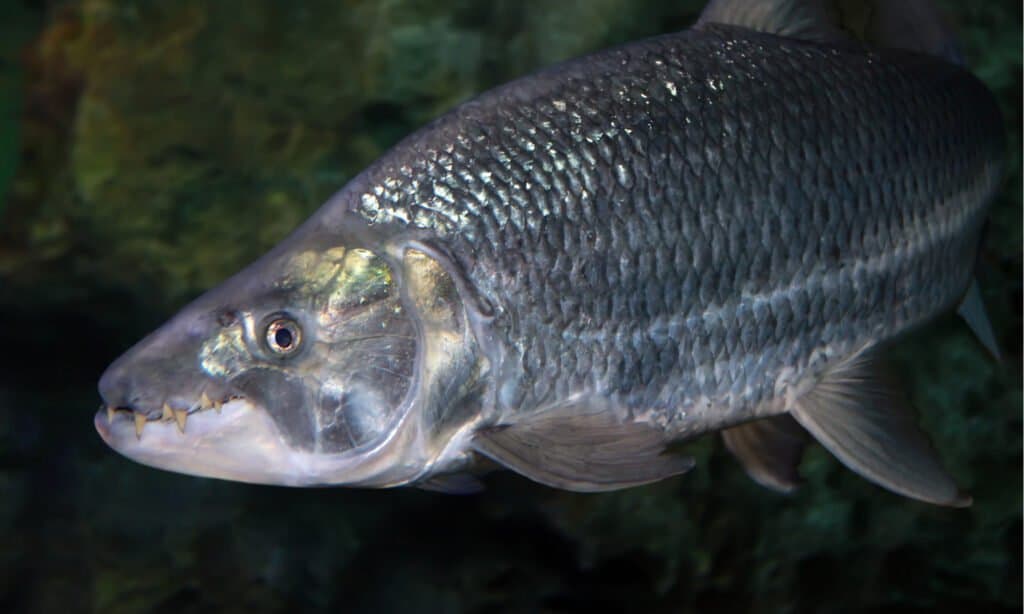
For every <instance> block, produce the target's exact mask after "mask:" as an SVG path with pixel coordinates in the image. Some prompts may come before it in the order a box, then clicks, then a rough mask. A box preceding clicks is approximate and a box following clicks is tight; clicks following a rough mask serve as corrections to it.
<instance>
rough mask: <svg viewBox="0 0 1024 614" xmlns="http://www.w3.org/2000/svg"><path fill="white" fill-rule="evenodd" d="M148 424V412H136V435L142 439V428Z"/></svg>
mask: <svg viewBox="0 0 1024 614" xmlns="http://www.w3.org/2000/svg"><path fill="white" fill-rule="evenodd" d="M145 426H146V414H142V413H139V412H136V413H135V437H136V438H137V439H142V429H143V428H144V427H145Z"/></svg>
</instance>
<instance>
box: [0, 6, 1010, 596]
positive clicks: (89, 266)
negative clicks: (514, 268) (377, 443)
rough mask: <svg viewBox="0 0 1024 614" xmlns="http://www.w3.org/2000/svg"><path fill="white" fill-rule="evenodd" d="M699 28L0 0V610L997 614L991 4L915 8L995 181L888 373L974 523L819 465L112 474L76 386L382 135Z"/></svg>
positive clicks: (554, 9)
mask: <svg viewBox="0 0 1024 614" xmlns="http://www.w3.org/2000/svg"><path fill="white" fill-rule="evenodd" d="M702 5H703V0H575V1H566V2H549V1H545V0H525V1H524V0H488V1H486V2H484V1H479V0H302V1H293V2H284V1H280V0H247V1H246V2H244V3H235V2H231V3H229V2H217V1H213V0H210V1H200V0H175V1H174V2H156V1H139V0H137V1H129V0H80V1H67V2H56V1H54V2H45V1H38V0H37V1H29V0H0V340H2V352H0V612H12V613H21V612H62V613H71V612H102V613H112V614H113V613H118V614H120V613H136V612H168V613H170V612H174V613H176V614H179V613H188V612H245V613H247V614H253V613H257V612H305V611H310V612H317V611H334V612H375V613H383V612H590V611H602V610H603V611H634V612H741V611H749V612H766V613H767V612H772V613H775V612H906V613H910V612H925V611H927V612H965V611H973V612H1002V611H1005V612H1011V611H1013V612H1019V611H1020V608H1021V574H1022V571H1021V539H1022V536H1021V485H1022V481H1021V480H1022V476H1021V403H1022V399H1021V338H1022V329H1021V275H1022V271H1021V250H1022V242H1021V223H1022V222H1021V174H1020V168H1021V167H1020V164H1021V160H1020V151H1021V140H1020V134H1021V3H1020V2H1019V0H1002V1H998V2H997V1H995V0H990V1H986V2H971V3H960V2H957V3H954V2H952V1H948V2H945V3H944V6H945V7H946V8H947V9H948V10H949V14H950V16H951V18H952V21H953V22H954V23H955V24H956V27H957V29H958V31H959V32H960V35H961V38H962V41H963V44H964V48H965V50H966V53H967V56H968V58H969V60H970V64H971V66H972V69H973V70H974V71H975V72H976V73H977V74H978V75H979V76H980V77H981V78H982V79H983V80H984V81H985V82H986V83H987V84H988V85H989V87H991V88H992V89H993V90H994V91H995V92H996V94H997V96H998V97H999V99H1000V101H1001V103H1002V107H1003V113H1004V114H1005V117H1006V120H1007V130H1008V133H1009V143H1010V151H1009V176H1008V179H1007V181H1006V184H1005V189H1004V191H1003V193H1002V194H1001V195H1000V197H999V198H998V200H997V202H996V203H995V207H994V210H993V213H992V220H993V223H992V224H991V228H990V231H989V233H988V237H987V242H986V245H985V248H984V252H983V254H982V256H981V268H980V281H981V287H982V289H983V293H984V296H985V300H986V303H987V305H988V307H989V311H990V313H991V316H992V319H993V323H994V325H995V328H996V330H997V333H998V336H999V339H1000V342H1001V344H1002V348H1003V352H1004V358H1005V360H1004V363H1003V364H1001V365H1000V364H995V363H994V362H993V361H992V360H990V359H989V357H988V356H987V355H986V354H985V352H984V351H983V350H982V349H981V348H980V347H979V346H978V345H977V343H976V342H975V341H974V340H973V339H972V337H971V335H970V333H969V332H968V330H967V328H966V326H965V325H963V324H962V323H961V322H960V321H958V320H957V319H955V318H954V317H952V316H950V317H947V318H943V319H941V320H940V321H938V322H936V323H934V324H933V325H930V326H928V327H926V328H925V329H923V330H921V331H919V332H917V333H915V334H914V335H912V336H911V337H910V338H908V339H906V340H904V341H902V342H901V343H900V344H899V345H898V347H897V350H896V356H894V362H895V364H896V365H897V366H898V368H899V369H900V371H901V375H902V376H903V377H904V379H906V380H907V382H908V384H909V386H908V387H909V389H910V391H911V394H912V397H913V400H914V402H915V404H916V406H917V407H919V408H920V410H921V414H922V422H923V423H924V424H925V426H926V427H927V430H928V431H929V432H930V433H931V434H932V435H933V438H934V440H935V442H936V444H937V447H938V448H939V449H940V450H941V451H942V453H943V456H944V457H945V458H946V460H947V463H948V465H949V466H950V467H951V469H952V471H953V473H954V474H955V475H956V476H957V479H958V480H959V481H960V483H961V484H962V485H964V486H965V487H966V488H967V489H968V490H969V491H970V492H971V493H972V494H973V495H974V498H975V504H974V506H973V507H971V508H970V509H967V510H948V509H939V508H935V507H930V506H927V505H924V504H920V503H916V502H913V501H909V500H906V499H903V498H900V497H897V496H895V495H891V494H889V493H887V492H884V491H882V490H880V489H878V488H876V487H874V486H872V485H870V484H868V483H867V482H865V481H863V480H861V479H859V478H857V477H856V476H854V475H853V474H852V473H850V472H848V471H846V470H844V469H842V468H841V467H840V466H839V465H838V463H837V462H836V461H834V460H833V459H831V458H830V457H829V456H828V455H827V454H825V453H824V452H823V451H822V450H820V449H818V448H814V449H812V450H811V451H810V453H809V454H808V456H807V458H806V460H805V462H804V466H803V471H804V474H805V475H806V477H807V484H806V486H805V487H804V488H803V489H802V490H800V491H799V492H798V493H796V494H795V495H792V496H781V495H778V494H775V493H772V492H769V491H766V490H763V489H761V488H759V487H757V486H756V485H754V484H753V483H752V482H750V481H749V480H748V479H747V478H746V476H745V475H744V474H743V472H742V470H741V469H740V468H739V466H738V464H737V463H735V462H734V461H733V460H732V459H731V458H729V457H728V456H727V454H726V453H725V452H724V450H723V448H722V445H721V443H720V441H719V440H718V439H717V438H715V439H713V438H707V439H706V440H701V441H699V442H696V443H694V444H693V445H691V446H690V451H691V453H692V454H693V455H695V456H696V457H697V459H698V465H697V469H696V470H694V471H693V472H691V473H690V474H688V475H686V476H683V477H680V478H677V479H673V480H669V481H666V482H663V483H660V484H656V485H652V486H649V487H645V488H638V489H633V490H629V491H625V492H619V493H613V494H604V495H577V494H570V493H562V492H557V491H554V490H550V489H546V488H543V487H540V486H537V485H534V484H531V483H528V482H526V481H525V480H523V479H520V478H518V477H515V476H512V475H507V474H496V475H491V476H489V477H488V478H487V479H486V482H487V485H488V489H487V491H486V492H484V493H483V494H481V495H476V496H465V497H459V496H445V495H440V494H434V493H428V492H422V491H417V490H408V489H402V490H392V491H360V490H347V489H319V490H316V489H314V490H290V489H284V488H272V487H259V486H247V485H241V484H233V483H227V482H220V481H213V480H202V479H196V478H190V477H185V476H178V475H173V474H170V473H164V472H160V471H156V470H152V469H148V468H145V467H142V466H140V465H136V464H133V463H131V462H129V461H127V460H124V459H123V458H121V457H119V456H118V455H116V454H115V453H114V452H112V451H111V450H109V449H107V448H106V447H105V446H104V445H103V444H102V442H101V441H100V439H99V437H98V436H97V435H96V433H95V431H94V429H93V425H92V417H93V413H94V412H95V410H96V409H97V407H98V406H99V403H100V399H99V396H98V395H97V393H96V388H95V385H96V381H97V379H98V377H99V375H100V373H101V372H102V370H103V368H104V367H105V366H106V365H107V364H108V363H109V362H110V361H111V360H113V359H114V358H115V357H116V356H117V355H118V354H120V353H121V352H122V351H123V350H124V349H126V348H127V347H128V346H129V345H130V344H132V343H133V342H134V341H136V340H137V339H138V338H140V337H141V336H142V335H143V334H144V333H146V332H147V331H149V330H150V329H151V328H153V327H154V326H156V325H157V324H159V323H160V322H161V321H163V320H164V319H165V318H166V317H168V316H169V315H171V314H172V313H173V312H174V311H176V310H177V308H179V307H180V306H182V305H183V304H184V303H185V302H186V301H187V300H189V299H190V298H191V297H193V296H195V295H197V294H198V293H199V292H200V291H201V290H203V289H205V288H208V287H210V286H212V285H214V284H216V283H217V282H218V281H219V280H221V279H223V278H224V277H226V276H227V275H229V274H230V273H233V272H234V271H236V270H237V269H239V268H240V267H241V266H242V265H244V264H246V263H247V262H249V261H250V260H252V259H254V258H255V257H256V256H258V255H260V254H261V253H263V252H264V251H265V250H266V249H268V248H269V247H271V246H272V245H273V244H274V243H276V242H277V241H278V240H279V239H281V238H282V237H283V236H284V235H285V234H286V233H287V232H288V231H289V230H290V229H292V228H293V227H295V226H296V225H297V224H299V223H300V222H301V221H302V220H304V219H305V218H306V217H307V216H308V215H309V214H310V213H311V212H312V211H313V210H314V209H315V208H316V207H317V206H318V205H320V204H321V203H322V202H323V201H324V200H325V199H326V198H327V197H328V196H329V195H330V194H331V193H332V192H334V191H335V190H337V189H338V188H340V187H342V186H343V185H344V184H345V182H346V181H347V180H348V179H349V178H351V177H352V176H353V175H354V174H356V173H357V172H358V171H360V170H361V169H362V168H363V167H364V166H365V165H366V164H368V163H369V162H371V161H372V160H373V159H374V158H376V157H377V156H379V155H380V154H381V153H382V152H383V151H384V150H385V149H386V148H387V147H389V146H390V145H391V144H393V143H394V142H395V141H396V140H397V139H399V138H400V137H402V136H403V135H405V134H407V133H409V132H410V131H412V130H414V129H415V128H416V127H418V126H420V125H422V124H423V123H425V122H427V121H428V120H430V119H431V118H433V117H435V116H437V115H438V114H440V113H442V112H443V111H445V110H446V109H449V108H451V107H452V106H453V105H455V104H457V103H459V102H460V101H463V100H465V99H467V98H469V97H471V96H473V95H474V94H475V93H478V92H481V91H483V90H485V89H487V88H489V87H492V86H494V85H496V84H499V83H501V82H504V81H507V80H509V79H512V78H514V77H516V76H520V75H522V74H524V73H527V72H529V71H531V70H533V69H535V68H537V67H540V66H543V65H545V64H549V63H551V62H555V61H557V60H561V59H565V58H567V57H571V56H574V55H578V54H581V53H585V52H588V51H592V50H596V49H599V48H602V47H606V46H608V45H612V44H615V43H620V42H625V41H628V40H632V39H637V38H641V37H644V36H648V35H653V34H658V33H663V32H670V31H673V30H678V29H682V28H684V27H686V26H687V25H689V24H690V23H691V22H692V21H693V19H694V18H695V17H696V15H697V14H698V12H699V10H700V8H701V6H702Z"/></svg>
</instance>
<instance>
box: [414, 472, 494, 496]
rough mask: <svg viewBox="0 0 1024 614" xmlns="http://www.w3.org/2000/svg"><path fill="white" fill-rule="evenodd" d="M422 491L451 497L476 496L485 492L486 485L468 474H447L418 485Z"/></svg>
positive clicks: (436, 476)
mask: <svg viewBox="0 0 1024 614" xmlns="http://www.w3.org/2000/svg"><path fill="white" fill-rule="evenodd" d="M416 487H417V488H419V489H421V490H429V491H433V492H443V493H445V494H449V495H475V494H477V493H479V492H483V490H484V485H483V484H482V483H481V482H480V480H478V479H476V478H475V477H473V476H471V475H469V474H468V473H447V474H444V475H435V476H434V477H432V478H429V479H427V480H424V481H422V482H419V483H417V484H416Z"/></svg>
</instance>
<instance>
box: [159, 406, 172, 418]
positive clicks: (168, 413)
mask: <svg viewBox="0 0 1024 614" xmlns="http://www.w3.org/2000/svg"><path fill="white" fill-rule="evenodd" d="M160 411H161V412H163V413H162V415H161V416H160V419H161V420H171V419H173V418H174V411H173V410H172V409H171V406H170V405H168V404H167V403H164V406H163V407H162V408H161V409H160Z"/></svg>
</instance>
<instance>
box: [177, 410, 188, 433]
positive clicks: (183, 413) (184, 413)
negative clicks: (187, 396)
mask: <svg viewBox="0 0 1024 614" xmlns="http://www.w3.org/2000/svg"><path fill="white" fill-rule="evenodd" d="M174 419H175V420H176V421H177V422H178V430H179V431H181V432H182V433H184V432H185V421H186V420H188V410H187V409H176V410H174Z"/></svg>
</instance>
